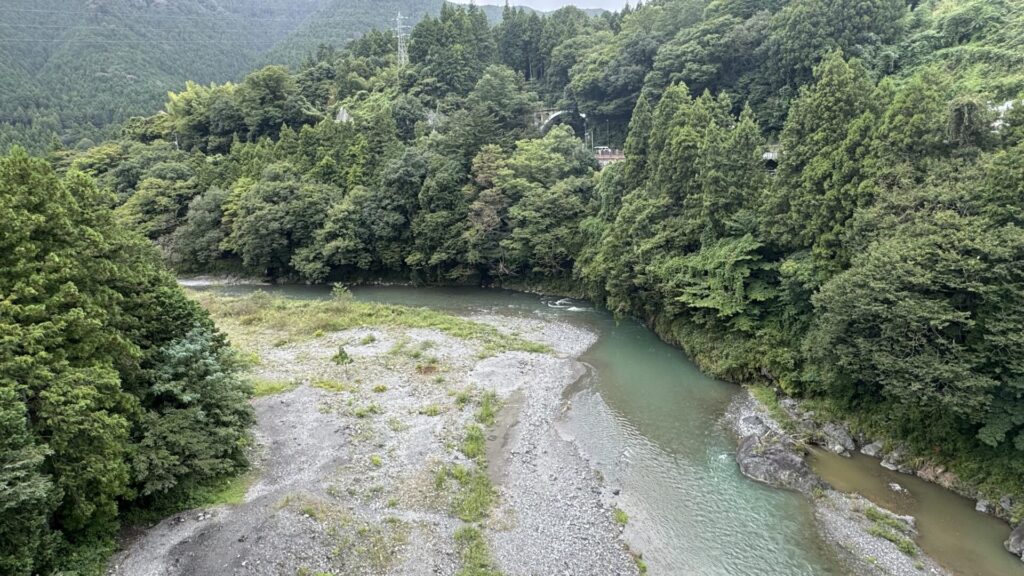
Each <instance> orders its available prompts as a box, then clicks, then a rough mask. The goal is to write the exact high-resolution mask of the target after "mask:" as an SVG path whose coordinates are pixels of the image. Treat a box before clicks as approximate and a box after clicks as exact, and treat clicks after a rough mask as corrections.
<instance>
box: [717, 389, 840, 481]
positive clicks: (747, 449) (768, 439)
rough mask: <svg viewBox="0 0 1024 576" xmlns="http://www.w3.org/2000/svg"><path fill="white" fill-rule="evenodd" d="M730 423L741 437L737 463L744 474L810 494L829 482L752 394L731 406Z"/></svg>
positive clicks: (754, 478)
mask: <svg viewBox="0 0 1024 576" xmlns="http://www.w3.org/2000/svg"><path fill="white" fill-rule="evenodd" d="M730 411H731V412H732V414H731V416H730V417H729V423H730V426H731V427H732V429H733V431H734V432H735V433H736V435H737V436H738V437H739V449H738V450H737V451H736V463H737V464H739V467H740V472H742V473H743V475H745V476H747V477H748V478H751V479H753V480H757V481H758V482H763V483H764V484H768V485H769V486H774V487H776V488H785V489H788V490H796V491H797V492H802V493H804V494H811V493H812V492H814V490H815V489H824V488H827V487H828V485H827V484H825V482H823V481H822V480H821V478H819V477H818V475H817V474H815V473H814V471H813V470H811V467H810V466H808V464H807V461H806V460H805V459H804V455H803V449H802V448H801V447H800V446H799V445H798V444H797V443H796V441H795V440H793V438H792V437H791V436H789V435H788V434H786V433H785V432H784V431H783V430H782V429H781V428H780V427H779V425H778V423H776V422H774V421H772V420H771V419H770V418H769V417H768V416H767V415H765V414H761V413H759V405H758V404H757V402H756V401H755V400H754V399H753V398H752V397H750V396H747V397H746V398H744V399H743V400H742V401H738V402H736V403H734V404H733V406H732V407H730Z"/></svg>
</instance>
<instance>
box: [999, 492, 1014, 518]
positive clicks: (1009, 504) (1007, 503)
mask: <svg viewBox="0 0 1024 576" xmlns="http://www.w3.org/2000/svg"><path fill="white" fill-rule="evenodd" d="M999 507H1000V508H1002V509H1003V512H1005V513H1006V514H1010V513H1011V512H1013V498H1011V497H1009V496H1003V497H1002V498H1000V499H999Z"/></svg>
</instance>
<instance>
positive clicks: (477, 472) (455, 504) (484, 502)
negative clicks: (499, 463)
mask: <svg viewBox="0 0 1024 576" xmlns="http://www.w3.org/2000/svg"><path fill="white" fill-rule="evenodd" d="M451 480H455V482H456V485H457V489H456V491H455V493H454V494H453V496H452V499H451V508H452V513H453V514H455V516H456V517H458V518H459V519H460V520H462V521H463V522H480V521H482V520H483V519H485V518H486V517H487V515H488V514H489V513H490V511H491V506H493V505H494V501H495V499H496V498H497V495H496V493H495V491H494V486H492V485H491V479H490V478H489V477H488V476H487V471H486V469H485V468H484V467H482V466H458V465H456V466H442V467H441V468H439V469H438V471H437V474H436V475H435V477H434V487H435V488H437V489H438V490H444V489H445V488H446V487H447V486H448V484H449V482H450V481H451Z"/></svg>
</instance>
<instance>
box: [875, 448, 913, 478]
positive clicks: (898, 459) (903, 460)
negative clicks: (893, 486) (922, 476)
mask: <svg viewBox="0 0 1024 576" xmlns="http://www.w3.org/2000/svg"><path fill="white" fill-rule="evenodd" d="M882 467H883V468H888V469H889V470H893V471H898V472H902V473H903V474H913V473H914V469H913V468H911V466H910V463H909V462H907V452H906V450H905V449H904V448H903V447H902V446H898V447H896V448H895V449H894V450H893V451H892V452H889V453H888V454H886V455H885V458H882Z"/></svg>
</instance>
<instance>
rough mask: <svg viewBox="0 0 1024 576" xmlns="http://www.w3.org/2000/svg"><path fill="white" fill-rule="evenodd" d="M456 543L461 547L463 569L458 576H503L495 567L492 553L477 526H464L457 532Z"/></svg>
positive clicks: (457, 573)
mask: <svg viewBox="0 0 1024 576" xmlns="http://www.w3.org/2000/svg"><path fill="white" fill-rule="evenodd" d="M455 542H456V543H457V544H458V545H459V555H460V556H461V558H462V568H461V569H459V571H458V572H456V573H455V574H456V576H501V572H500V571H499V570H498V569H497V568H495V567H494V561H493V560H491V551H490V550H489V549H488V547H487V541H486V540H485V539H484V535H483V533H482V532H480V529H479V528H477V527H475V526H463V527H462V528H459V529H458V530H456V531H455Z"/></svg>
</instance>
